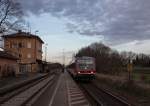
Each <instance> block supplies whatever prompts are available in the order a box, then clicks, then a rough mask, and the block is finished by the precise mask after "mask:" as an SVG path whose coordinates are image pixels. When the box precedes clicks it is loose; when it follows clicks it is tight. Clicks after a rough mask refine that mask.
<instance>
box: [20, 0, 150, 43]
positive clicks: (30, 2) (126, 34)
mask: <svg viewBox="0 0 150 106" xmlns="http://www.w3.org/2000/svg"><path fill="white" fill-rule="evenodd" d="M21 2H22V4H23V8H24V9H25V10H26V11H28V12H31V13H33V14H36V15H38V14H42V13H45V12H46V13H50V14H52V15H53V16H55V17H58V18H61V17H62V18H66V19H67V23H66V27H67V29H68V32H70V33H79V34H81V35H87V36H103V37H104V39H105V41H106V42H108V43H110V44H120V43H126V42H130V41H133V40H146V39H150V12H149V10H150V1H149V0H21Z"/></svg>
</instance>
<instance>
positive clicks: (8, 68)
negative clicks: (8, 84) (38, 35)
mask: <svg viewBox="0 0 150 106" xmlns="http://www.w3.org/2000/svg"><path fill="white" fill-rule="evenodd" d="M17 60H18V58H17V57H15V56H13V55H11V54H9V53H7V52H4V51H0V78H1V77H5V76H9V75H15V74H17V73H18V71H19V66H18V63H17Z"/></svg>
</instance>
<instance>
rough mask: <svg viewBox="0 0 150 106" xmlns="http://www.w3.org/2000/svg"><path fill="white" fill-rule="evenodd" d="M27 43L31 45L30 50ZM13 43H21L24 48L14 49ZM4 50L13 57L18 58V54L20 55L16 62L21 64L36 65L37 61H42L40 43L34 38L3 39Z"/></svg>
mask: <svg viewBox="0 0 150 106" xmlns="http://www.w3.org/2000/svg"><path fill="white" fill-rule="evenodd" d="M29 42H30V43H31V48H28V43H29ZM15 43H16V44H19V43H22V44H23V46H24V47H22V48H14V44H15ZM4 50H6V51H9V52H10V53H11V54H13V55H15V56H19V54H21V57H20V58H19V60H18V62H19V63H21V64H30V63H35V64H36V60H37V59H38V60H42V42H41V41H40V40H39V39H37V38H36V37H34V38H33V37H31V38H29V37H17V38H5V39H4ZM29 54H30V55H31V58H29V57H30V56H29ZM33 68H34V67H33Z"/></svg>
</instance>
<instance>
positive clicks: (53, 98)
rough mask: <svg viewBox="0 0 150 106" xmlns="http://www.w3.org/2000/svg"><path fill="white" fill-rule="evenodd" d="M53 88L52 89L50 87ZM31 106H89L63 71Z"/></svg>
mask: <svg viewBox="0 0 150 106" xmlns="http://www.w3.org/2000/svg"><path fill="white" fill-rule="evenodd" d="M52 86H53V87H52ZM52 86H51V87H50V88H48V89H47V90H45V92H44V93H43V94H42V95H41V96H40V97H39V99H38V100H37V101H36V102H35V103H34V104H32V106H90V104H89V102H88V100H87V99H86V97H85V96H84V94H83V93H82V91H81V90H80V89H79V88H78V86H77V85H76V83H75V82H74V81H73V79H72V78H71V77H70V75H69V74H68V73H67V72H66V71H65V72H64V73H62V74H60V76H59V78H58V79H57V81H55V84H54V85H52Z"/></svg>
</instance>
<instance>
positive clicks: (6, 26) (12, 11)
mask: <svg viewBox="0 0 150 106" xmlns="http://www.w3.org/2000/svg"><path fill="white" fill-rule="evenodd" d="M22 16H23V12H22V9H21V6H20V3H18V2H16V0H0V34H2V33H4V32H7V31H9V30H17V29H18V26H19V24H20V22H21V21H22Z"/></svg>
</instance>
